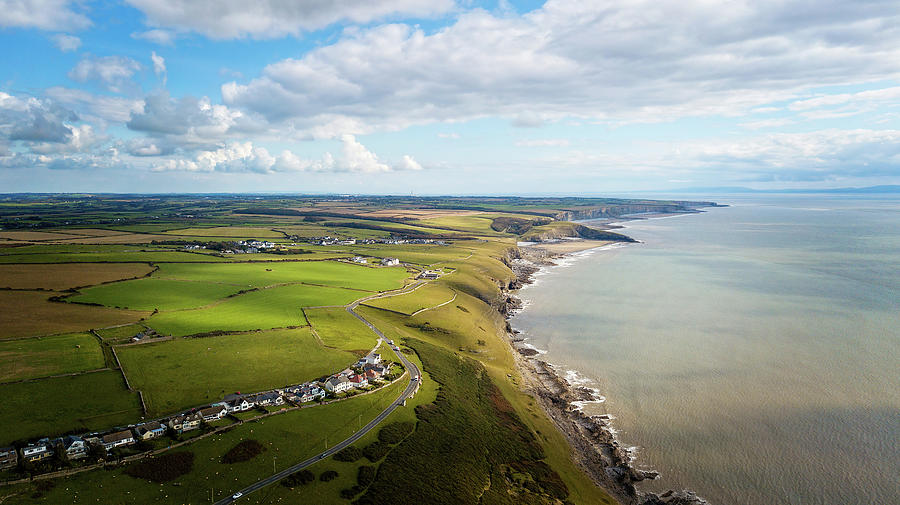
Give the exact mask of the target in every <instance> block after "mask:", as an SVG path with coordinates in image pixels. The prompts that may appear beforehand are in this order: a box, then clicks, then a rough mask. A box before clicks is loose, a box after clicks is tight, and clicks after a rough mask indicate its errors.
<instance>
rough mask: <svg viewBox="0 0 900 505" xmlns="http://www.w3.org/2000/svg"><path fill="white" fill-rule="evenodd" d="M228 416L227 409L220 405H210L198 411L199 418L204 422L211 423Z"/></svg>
mask: <svg viewBox="0 0 900 505" xmlns="http://www.w3.org/2000/svg"><path fill="white" fill-rule="evenodd" d="M226 415H228V408H227V407H225V406H224V405H222V404H217V405H212V406H210V407H206V408H205V409H200V417H202V418H203V420H204V421H206V422H208V423H209V422H212V421H216V420H219V419H222V418H223V417H225V416H226Z"/></svg>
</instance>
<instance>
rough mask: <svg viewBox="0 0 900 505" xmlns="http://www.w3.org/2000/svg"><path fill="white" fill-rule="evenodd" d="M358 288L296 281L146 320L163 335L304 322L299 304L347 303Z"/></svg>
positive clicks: (355, 294) (302, 305)
mask: <svg viewBox="0 0 900 505" xmlns="http://www.w3.org/2000/svg"><path fill="white" fill-rule="evenodd" d="M363 294H364V293H361V292H359V291H353V290H349V289H342V288H328V287H318V286H307V285H305V284H295V285H290V286H279V287H273V288H264V289H260V290H258V291H252V292H249V293H244V294H242V295H239V296H235V297H233V298H228V299H227V300H224V301H222V302H221V303H218V304H215V305H212V306H210V307H205V308H201V309H188V310H179V311H171V312H160V313H159V314H157V315H155V316H153V317H151V318H150V319H149V320H148V321H147V324H149V325H150V326H151V327H152V328H154V329H155V330H156V331H158V332H160V333H162V334H164V335H194V334H197V333H206V332H211V331H246V330H257V329H269V328H284V327H287V326H303V325H305V324H306V321H305V320H304V318H303V314H302V312H301V311H300V309H301V307H311V306H319V305H346V304H348V303H350V302H352V301H353V300H355V299H357V298H360V297H361V295H363Z"/></svg>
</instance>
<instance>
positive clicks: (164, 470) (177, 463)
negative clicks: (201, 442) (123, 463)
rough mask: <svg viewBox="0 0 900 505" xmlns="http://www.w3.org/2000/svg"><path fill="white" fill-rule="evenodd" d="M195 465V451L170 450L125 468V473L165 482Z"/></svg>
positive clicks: (139, 477) (152, 480)
mask: <svg viewBox="0 0 900 505" xmlns="http://www.w3.org/2000/svg"><path fill="white" fill-rule="evenodd" d="M193 467H194V453H193V452H190V451H180V452H170V453H168V454H163V455H161V456H157V457H155V458H151V459H145V460H143V461H141V462H140V463H135V464H133V465H130V466H128V467H127V468H125V473H126V474H128V475H130V476H132V477H134V478H136V479H147V480H149V481H151V482H156V483H160V484H161V483H163V482H169V481H170V480H175V479H177V478H178V477H181V476H182V475H185V474H187V473H189V472H190V471H191V469H192V468H193Z"/></svg>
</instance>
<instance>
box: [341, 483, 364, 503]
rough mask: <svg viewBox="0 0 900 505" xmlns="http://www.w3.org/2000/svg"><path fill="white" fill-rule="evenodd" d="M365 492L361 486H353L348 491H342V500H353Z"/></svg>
mask: <svg viewBox="0 0 900 505" xmlns="http://www.w3.org/2000/svg"><path fill="white" fill-rule="evenodd" d="M362 492H363V488H362V487H360V486H353V487H350V488H347V489H341V498H343V499H345V500H352V499H353V497H354V496H356V495H358V494H359V493H362Z"/></svg>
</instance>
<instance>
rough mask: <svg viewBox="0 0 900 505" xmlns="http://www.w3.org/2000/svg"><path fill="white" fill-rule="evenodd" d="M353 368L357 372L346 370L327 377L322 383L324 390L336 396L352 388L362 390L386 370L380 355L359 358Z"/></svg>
mask: <svg viewBox="0 0 900 505" xmlns="http://www.w3.org/2000/svg"><path fill="white" fill-rule="evenodd" d="M355 368H357V371H354V370H353V369H351V368H348V369H346V370H343V371H341V372H340V373H336V374H334V375H332V376H330V377H328V379H326V380H325V383H324V387H325V389H326V390H327V391H330V392H332V393H335V394H337V393H344V392H346V391H350V390H351V389H354V388H364V387H366V386H368V385H369V383H370V382H373V381H375V380H378V379H380V378H382V377H383V376H384V375H385V374H386V373H387V368H386V367H384V366H383V365H382V364H381V355H380V354H378V353H371V354H369V355H367V356H365V357H362V358H360V359H359V361H357V362H356V364H355Z"/></svg>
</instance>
